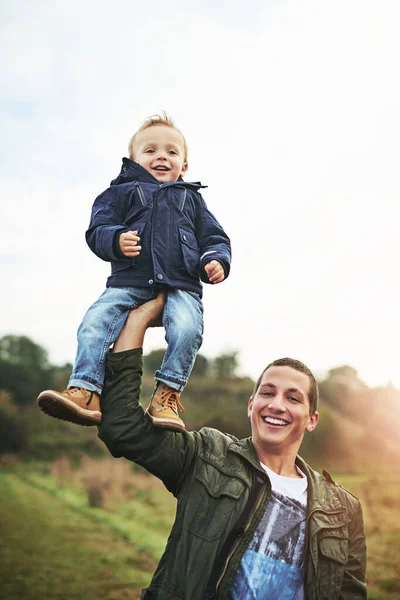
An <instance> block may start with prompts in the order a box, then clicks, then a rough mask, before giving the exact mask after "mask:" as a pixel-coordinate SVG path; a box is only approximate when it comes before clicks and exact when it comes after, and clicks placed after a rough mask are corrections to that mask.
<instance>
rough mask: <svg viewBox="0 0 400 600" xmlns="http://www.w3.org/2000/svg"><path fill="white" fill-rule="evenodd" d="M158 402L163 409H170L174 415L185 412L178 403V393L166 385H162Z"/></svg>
mask: <svg viewBox="0 0 400 600" xmlns="http://www.w3.org/2000/svg"><path fill="white" fill-rule="evenodd" d="M158 402H159V403H160V404H162V405H163V407H164V408H171V409H172V410H173V411H174V412H175V413H177V412H178V411H179V412H180V413H183V412H185V409H184V408H183V406H182V404H181V403H180V401H179V392H177V391H176V390H173V389H171V388H170V387H168V386H167V385H163V387H162V390H161V394H160V399H159V401H158Z"/></svg>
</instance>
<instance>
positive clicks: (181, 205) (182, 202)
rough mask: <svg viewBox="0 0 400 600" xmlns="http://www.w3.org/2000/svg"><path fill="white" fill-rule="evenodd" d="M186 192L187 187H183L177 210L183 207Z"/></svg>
mask: <svg viewBox="0 0 400 600" xmlns="http://www.w3.org/2000/svg"><path fill="white" fill-rule="evenodd" d="M186 194H187V189H186V188H183V193H182V197H181V201H180V202H179V210H183V207H184V206H185V202H186Z"/></svg>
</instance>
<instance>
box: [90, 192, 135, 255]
mask: <svg viewBox="0 0 400 600" xmlns="http://www.w3.org/2000/svg"><path fill="white" fill-rule="evenodd" d="M124 218H125V217H124V209H123V206H121V201H120V199H119V197H118V190H117V189H116V188H113V187H111V188H108V190H106V191H105V192H103V193H102V194H100V196H98V197H97V198H96V200H95V202H94V204H93V208H92V214H91V218H90V223H89V228H88V230H87V231H86V242H87V244H88V246H89V248H90V249H91V250H92V252H94V253H95V254H96V255H97V256H98V257H99V258H101V259H102V260H105V261H109V262H111V261H113V260H123V259H124V258H125V259H126V260H129V258H127V257H126V256H124V254H122V252H121V250H120V248H119V236H120V235H121V233H123V232H124V231H129V228H128V227H127V226H126V225H125V224H124Z"/></svg>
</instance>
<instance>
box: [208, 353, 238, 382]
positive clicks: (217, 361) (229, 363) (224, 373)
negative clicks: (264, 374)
mask: <svg viewBox="0 0 400 600" xmlns="http://www.w3.org/2000/svg"><path fill="white" fill-rule="evenodd" d="M237 354H238V353H237V352H236V351H234V352H227V353H225V354H220V355H219V356H217V357H216V358H214V361H213V368H214V372H215V375H216V377H217V378H221V379H224V378H225V379H230V378H232V377H235V371H236V369H237V368H238V365H239V363H238V359H237Z"/></svg>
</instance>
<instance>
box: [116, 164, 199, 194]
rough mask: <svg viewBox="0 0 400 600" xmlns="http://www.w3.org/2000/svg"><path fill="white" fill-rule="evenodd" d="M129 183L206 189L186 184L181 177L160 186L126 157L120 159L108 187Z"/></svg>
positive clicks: (144, 170)
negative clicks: (120, 164)
mask: <svg viewBox="0 0 400 600" xmlns="http://www.w3.org/2000/svg"><path fill="white" fill-rule="evenodd" d="M131 181H138V182H140V183H153V184H156V185H157V186H158V187H160V186H162V187H171V186H172V185H179V186H182V187H188V188H191V189H194V190H198V189H200V188H205V187H207V186H206V185H201V183H200V182H199V181H195V182H191V183H187V182H185V181H184V180H183V179H182V177H179V179H178V180H177V181H171V182H168V183H163V184H160V182H159V181H158V180H157V179H156V178H155V177H153V175H152V174H151V173H149V172H148V171H146V169H144V168H143V167H142V166H141V165H139V163H137V162H135V161H134V160H131V159H130V158H126V156H125V157H124V158H123V159H122V166H121V170H120V172H119V175H118V177H116V178H115V179H113V180H112V181H111V184H110V185H119V184H121V183H129V182H131Z"/></svg>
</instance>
